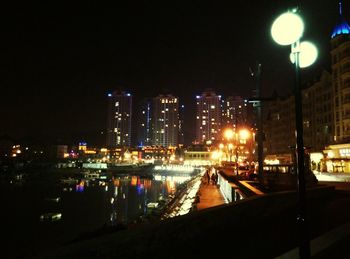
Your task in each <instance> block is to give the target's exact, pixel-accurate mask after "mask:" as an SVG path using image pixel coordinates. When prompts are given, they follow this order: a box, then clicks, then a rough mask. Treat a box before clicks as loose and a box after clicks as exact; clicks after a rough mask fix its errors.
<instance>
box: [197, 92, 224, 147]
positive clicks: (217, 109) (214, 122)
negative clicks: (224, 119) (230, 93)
mask: <svg viewBox="0 0 350 259" xmlns="http://www.w3.org/2000/svg"><path fill="white" fill-rule="evenodd" d="M196 107H197V108H196V141H197V142H199V143H203V142H206V141H211V142H213V141H215V140H218V138H219V134H220V127H221V113H222V111H221V96H220V95H216V93H215V92H214V91H212V90H206V91H204V92H203V93H202V95H197V96H196Z"/></svg>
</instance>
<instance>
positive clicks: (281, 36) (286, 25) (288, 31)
mask: <svg viewBox="0 0 350 259" xmlns="http://www.w3.org/2000/svg"><path fill="white" fill-rule="evenodd" d="M303 32H304V22H303V20H302V19H301V17H300V16H299V15H298V14H296V13H294V12H286V13H283V14H281V15H280V16H278V17H277V18H276V19H275V21H274V22H273V24H272V26H271V36H272V38H273V40H274V41H275V42H277V43H278V44H279V45H291V44H293V43H294V42H296V41H297V40H299V39H300V38H301V36H302V35H303Z"/></svg>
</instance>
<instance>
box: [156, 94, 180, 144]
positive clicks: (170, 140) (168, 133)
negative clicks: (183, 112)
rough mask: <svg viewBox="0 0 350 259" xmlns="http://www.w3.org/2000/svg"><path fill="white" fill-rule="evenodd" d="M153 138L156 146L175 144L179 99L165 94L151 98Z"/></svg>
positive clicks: (177, 130) (177, 132) (176, 141)
mask: <svg viewBox="0 0 350 259" xmlns="http://www.w3.org/2000/svg"><path fill="white" fill-rule="evenodd" d="M152 125H153V139H152V143H153V144H154V145H157V146H163V147H170V146H177V144H178V135H179V100H178V98H177V97H175V96H173V95H171V94H167V95H158V96H157V97H155V98H153V116H152Z"/></svg>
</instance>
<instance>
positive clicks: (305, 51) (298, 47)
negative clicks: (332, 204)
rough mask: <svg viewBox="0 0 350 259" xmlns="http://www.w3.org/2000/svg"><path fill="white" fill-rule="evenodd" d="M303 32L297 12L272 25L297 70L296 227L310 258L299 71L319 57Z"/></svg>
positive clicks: (305, 255)
mask: <svg viewBox="0 0 350 259" xmlns="http://www.w3.org/2000/svg"><path fill="white" fill-rule="evenodd" d="M303 32H304V23H303V20H302V19H301V17H300V16H299V15H298V9H294V10H292V11H289V12H286V13H284V14H282V15H280V16H279V17H277V19H276V20H275V21H274V22H273V24H272V27H271V36H272V38H273V39H274V41H275V42H276V43H278V44H280V45H285V46H287V45H290V46H291V59H292V62H293V63H294V69H295V89H294V90H295V93H294V98H295V100H294V101H295V137H296V149H295V150H296V171H297V172H296V173H297V195H298V211H297V227H298V230H299V257H300V258H310V240H309V235H308V226H307V220H306V183H305V161H304V141H303V110H302V94H301V86H300V68H304V67H308V66H310V65H311V64H312V63H314V61H315V60H316V58H317V49H316V47H315V46H314V45H313V44H312V43H310V42H307V41H304V42H300V39H301V37H302V35H303Z"/></svg>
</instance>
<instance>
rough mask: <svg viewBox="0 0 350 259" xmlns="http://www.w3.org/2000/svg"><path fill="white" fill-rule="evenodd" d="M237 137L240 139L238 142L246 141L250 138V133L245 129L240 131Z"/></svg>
mask: <svg viewBox="0 0 350 259" xmlns="http://www.w3.org/2000/svg"><path fill="white" fill-rule="evenodd" d="M238 135H239V139H240V140H247V139H249V137H250V131H249V130H247V129H241V130H240V131H239V132H238Z"/></svg>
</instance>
